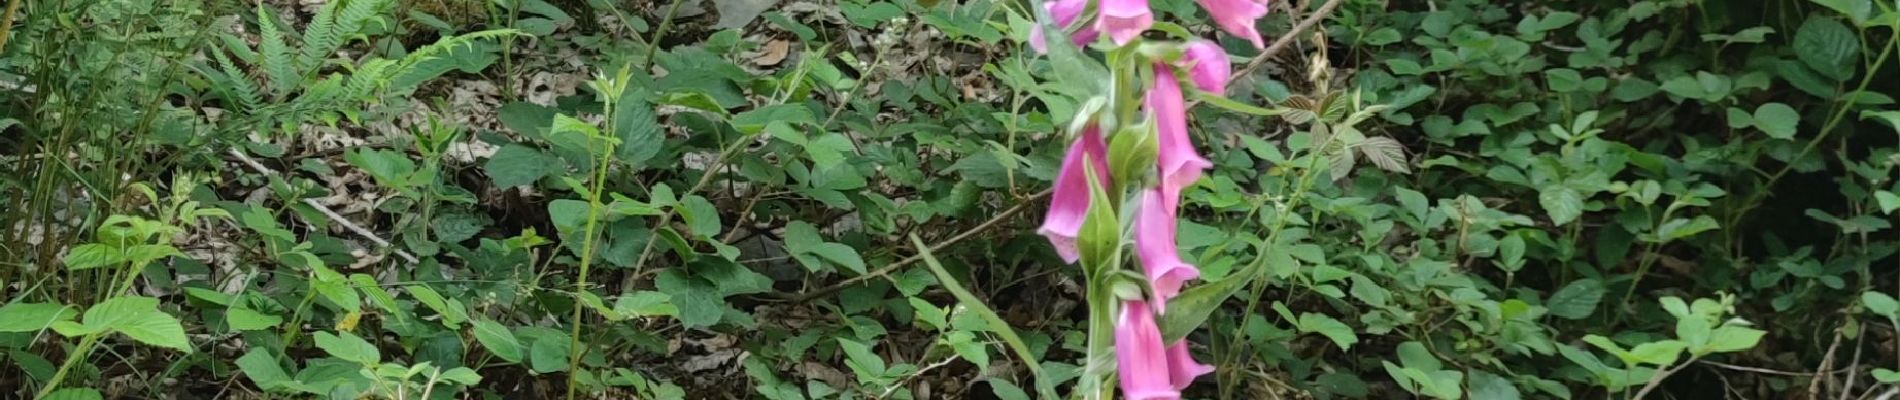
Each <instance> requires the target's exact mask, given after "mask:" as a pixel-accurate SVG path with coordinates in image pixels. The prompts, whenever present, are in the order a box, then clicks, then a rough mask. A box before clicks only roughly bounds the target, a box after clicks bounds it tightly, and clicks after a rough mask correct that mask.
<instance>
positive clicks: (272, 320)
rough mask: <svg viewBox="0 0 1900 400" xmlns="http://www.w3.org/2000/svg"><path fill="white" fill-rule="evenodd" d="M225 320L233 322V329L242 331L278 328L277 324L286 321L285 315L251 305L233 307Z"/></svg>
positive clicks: (227, 312) (225, 315)
mask: <svg viewBox="0 0 1900 400" xmlns="http://www.w3.org/2000/svg"><path fill="white" fill-rule="evenodd" d="M224 320H225V322H227V323H229V324H231V329H233V330H240V331H255V330H264V329H271V328H276V327H277V324H281V323H283V322H284V318H283V317H279V316H276V315H270V314H265V313H261V312H257V311H256V310H252V309H250V308H249V307H231V308H230V309H229V310H228V311H226V312H225V314H224Z"/></svg>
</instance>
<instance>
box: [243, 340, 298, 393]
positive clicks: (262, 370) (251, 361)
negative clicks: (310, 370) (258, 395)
mask: <svg viewBox="0 0 1900 400" xmlns="http://www.w3.org/2000/svg"><path fill="white" fill-rule="evenodd" d="M236 363H237V366H238V370H239V371H244V376H245V377H247V378H251V383H255V384H257V387H258V388H260V389H264V391H266V392H281V391H283V390H284V389H290V388H294V387H300V386H302V385H301V383H300V382H297V380H295V379H292V378H291V377H290V374H288V373H285V372H284V368H283V366H282V365H279V364H278V363H277V358H276V357H271V355H270V352H269V351H267V350H264V349H260V348H252V349H251V350H250V351H246V352H244V356H242V357H238V359H237V361H236Z"/></svg>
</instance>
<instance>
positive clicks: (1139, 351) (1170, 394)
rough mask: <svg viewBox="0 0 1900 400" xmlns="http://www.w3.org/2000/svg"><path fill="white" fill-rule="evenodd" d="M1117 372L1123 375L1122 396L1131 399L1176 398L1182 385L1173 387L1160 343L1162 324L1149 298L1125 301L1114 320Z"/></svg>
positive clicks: (1178, 397) (1171, 372) (1159, 399)
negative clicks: (1117, 317)
mask: <svg viewBox="0 0 1900 400" xmlns="http://www.w3.org/2000/svg"><path fill="white" fill-rule="evenodd" d="M1115 361H1116V366H1117V369H1116V375H1118V376H1120V377H1121V388H1122V396H1123V397H1124V398H1127V399H1129V400H1176V399H1180V398H1181V391H1180V389H1176V388H1175V387H1174V375H1173V371H1171V370H1169V362H1168V361H1169V360H1168V353H1167V350H1166V348H1165V347H1164V346H1163V345H1162V343H1161V327H1160V326H1158V325H1155V315H1154V312H1153V311H1151V310H1149V309H1148V302H1147V301H1142V300H1129V301H1124V302H1122V312H1121V318H1120V319H1119V320H1118V321H1116V323H1115Z"/></svg>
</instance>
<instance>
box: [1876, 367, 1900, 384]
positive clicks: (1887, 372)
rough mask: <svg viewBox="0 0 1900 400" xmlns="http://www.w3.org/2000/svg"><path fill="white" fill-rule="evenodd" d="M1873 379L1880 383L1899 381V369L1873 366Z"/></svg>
mask: <svg viewBox="0 0 1900 400" xmlns="http://www.w3.org/2000/svg"><path fill="white" fill-rule="evenodd" d="M1874 380H1878V381H1880V382H1882V383H1900V371H1894V370H1891V369H1886V368H1874Z"/></svg>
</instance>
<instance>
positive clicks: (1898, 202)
mask: <svg viewBox="0 0 1900 400" xmlns="http://www.w3.org/2000/svg"><path fill="white" fill-rule="evenodd" d="M1874 200H1876V201H1878V202H1879V203H1880V212H1882V213H1886V214H1893V210H1894V209H1900V195H1894V194H1893V192H1889V191H1885V190H1876V191H1874Z"/></svg>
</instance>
